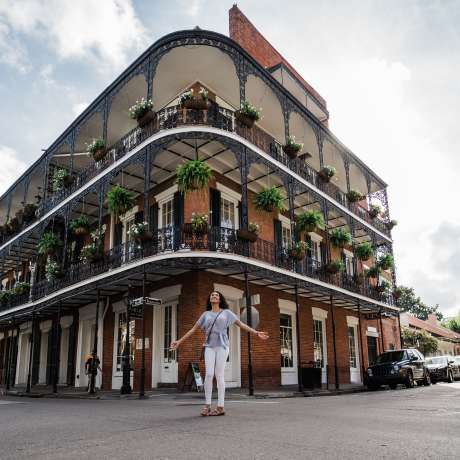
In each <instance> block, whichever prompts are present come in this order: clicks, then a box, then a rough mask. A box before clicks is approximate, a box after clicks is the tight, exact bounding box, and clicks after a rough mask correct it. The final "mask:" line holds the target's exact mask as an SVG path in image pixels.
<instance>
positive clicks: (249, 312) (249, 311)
mask: <svg viewBox="0 0 460 460" xmlns="http://www.w3.org/2000/svg"><path fill="white" fill-rule="evenodd" d="M244 282H245V285H244V286H245V287H244V290H245V297H246V311H247V315H246V316H247V322H248V326H249V327H252V305H251V293H250V292H249V279H248V269H247V267H245V269H244ZM247 340H248V383H249V396H254V375H253V369H252V347H251V333H250V332H248V339H247Z"/></svg>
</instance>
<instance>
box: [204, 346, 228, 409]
mask: <svg viewBox="0 0 460 460" xmlns="http://www.w3.org/2000/svg"><path fill="white" fill-rule="evenodd" d="M228 352H229V349H228V348H223V347H212V348H211V347H206V349H205V351H204V363H205V366H206V377H205V379H204V395H205V397H206V404H211V397H212V383H213V380H214V374H215V375H216V381H217V405H218V406H219V407H224V400H225V377H224V372H225V363H226V362H227V357H228Z"/></svg>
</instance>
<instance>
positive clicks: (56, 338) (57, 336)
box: [51, 302, 61, 393]
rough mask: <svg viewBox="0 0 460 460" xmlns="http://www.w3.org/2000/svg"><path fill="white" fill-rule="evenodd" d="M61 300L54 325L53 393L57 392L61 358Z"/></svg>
mask: <svg viewBox="0 0 460 460" xmlns="http://www.w3.org/2000/svg"><path fill="white" fill-rule="evenodd" d="M60 322H61V302H59V304H58V310H57V314H56V315H55V318H54V327H53V351H52V353H53V354H52V361H51V362H52V363H53V372H52V374H51V375H52V379H53V393H57V385H58V380H59V358H60V356H59V355H60V346H59V345H60V343H61V324H60Z"/></svg>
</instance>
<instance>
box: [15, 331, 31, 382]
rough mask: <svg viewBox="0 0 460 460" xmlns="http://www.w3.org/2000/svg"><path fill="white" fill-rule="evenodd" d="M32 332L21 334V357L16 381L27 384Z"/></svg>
mask: <svg viewBox="0 0 460 460" xmlns="http://www.w3.org/2000/svg"><path fill="white" fill-rule="evenodd" d="M30 340H31V334H20V335H19V353H18V354H19V359H18V364H17V365H18V371H17V378H16V383H18V384H19V385H25V384H26V383H27V376H28V374H29V355H30Z"/></svg>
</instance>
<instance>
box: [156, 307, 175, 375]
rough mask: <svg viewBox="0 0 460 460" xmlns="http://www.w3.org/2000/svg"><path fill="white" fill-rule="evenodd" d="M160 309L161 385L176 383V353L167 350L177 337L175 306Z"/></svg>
mask: <svg viewBox="0 0 460 460" xmlns="http://www.w3.org/2000/svg"><path fill="white" fill-rule="evenodd" d="M160 308H161V314H160V321H161V334H160V339H161V344H160V347H159V352H160V363H161V364H160V381H161V382H162V383H177V361H176V351H172V350H170V349H169V347H170V346H171V342H173V341H174V340H176V337H177V305H176V304H170V305H164V306H161V307H160Z"/></svg>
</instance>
